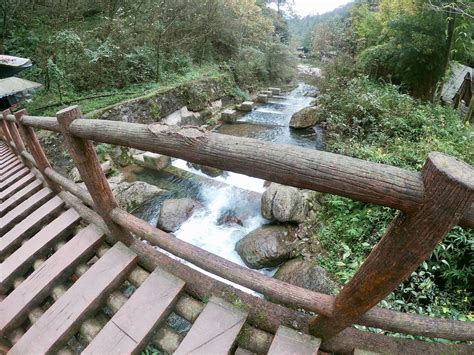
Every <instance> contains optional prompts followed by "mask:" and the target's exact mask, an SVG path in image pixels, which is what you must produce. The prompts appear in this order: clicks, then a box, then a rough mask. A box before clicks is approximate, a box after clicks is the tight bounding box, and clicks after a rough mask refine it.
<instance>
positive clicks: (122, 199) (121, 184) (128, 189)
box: [109, 176, 165, 212]
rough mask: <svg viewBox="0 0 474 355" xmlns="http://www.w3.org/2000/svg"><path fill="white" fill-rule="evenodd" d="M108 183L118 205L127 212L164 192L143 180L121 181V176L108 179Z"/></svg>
mask: <svg viewBox="0 0 474 355" xmlns="http://www.w3.org/2000/svg"><path fill="white" fill-rule="evenodd" d="M109 185H110V187H111V189H112V192H113V193H114V195H115V198H116V199H117V202H118V204H119V205H120V207H122V208H123V209H125V210H126V211H128V212H131V211H133V210H134V209H136V208H137V207H139V206H140V205H142V204H144V203H145V202H146V201H148V200H149V199H151V198H152V197H155V196H158V195H160V194H162V193H164V192H165V190H162V189H159V188H158V187H156V186H154V185H150V184H148V183H146V182H143V181H134V182H126V181H123V177H122V176H119V177H114V178H112V179H110V180H109Z"/></svg>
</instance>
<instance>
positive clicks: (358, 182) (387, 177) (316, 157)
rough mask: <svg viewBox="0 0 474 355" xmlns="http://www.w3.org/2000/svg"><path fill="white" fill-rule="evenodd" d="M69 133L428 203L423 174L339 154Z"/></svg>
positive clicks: (161, 135) (338, 189)
mask: <svg viewBox="0 0 474 355" xmlns="http://www.w3.org/2000/svg"><path fill="white" fill-rule="evenodd" d="M8 119H9V120H14V116H13V115H9V116H8ZM23 123H24V124H25V125H26V126H30V127H33V128H39V129H45V130H49V131H54V132H60V127H59V124H58V122H57V120H56V118H53V117H35V116H28V115H26V116H24V118H23ZM69 129H70V132H71V134H72V135H74V136H76V137H80V138H84V139H89V140H93V141H96V142H100V143H109V144H115V145H121V146H126V147H130V148H136V149H140V150H145V151H150V152H154V153H159V154H165V155H169V156H172V157H175V158H180V159H184V160H186V161H190V162H193V163H196V164H202V165H208V166H212V167H215V168H219V169H223V170H227V171H233V172H236V173H242V174H246V175H249V176H253V177H257V178H261V179H266V180H269V181H273V182H278V183H281V184H285V185H289V186H294V187H299V188H304V189H310V190H315V191H320V192H327V193H331V194H334V195H339V196H344V197H349V198H352V199H354V200H359V201H363V202H369V203H373V204H376V205H382V206H386V207H391V208H395V209H398V210H401V211H403V212H411V211H414V210H415V209H416V208H417V207H419V206H420V205H421V203H422V201H423V195H424V187H423V182H422V179H421V176H420V173H418V172H413V171H409V170H406V169H401V168H397V167H394V166H390V165H385V164H379V163H373V162H368V161H365V160H361V159H356V158H351V157H346V156H343V155H339V154H334V153H328V152H323V151H317V150H310V149H306V148H300V147H295V146H287V145H282V144H274V143H268V142H261V141H258V140H256V139H251V138H242V137H233V136H228V135H223V134H219V133H211V132H203V131H201V130H199V129H197V128H180V129H179V128H176V127H174V126H166V125H161V124H151V125H145V124H138V123H127V122H117V121H107V120H92V119H77V120H75V121H74V122H73V123H72V124H71V125H70V127H69ZM290 172H291V173H290ZM460 225H461V226H463V227H469V228H474V205H471V208H470V209H469V210H468V211H467V212H466V213H465V214H464V216H463V218H462V219H461V221H460Z"/></svg>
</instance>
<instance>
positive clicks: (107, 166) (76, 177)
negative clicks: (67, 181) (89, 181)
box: [69, 160, 113, 182]
mask: <svg viewBox="0 0 474 355" xmlns="http://www.w3.org/2000/svg"><path fill="white" fill-rule="evenodd" d="M100 167H101V168H102V171H103V172H104V174H105V175H109V174H110V173H111V172H112V169H113V164H112V162H111V161H110V160H107V161H106V162H104V163H102V164H100ZM69 176H70V177H71V179H72V180H73V181H74V182H81V181H82V177H81V174H79V170H78V169H77V168H74V169H72V170H71V171H70V172H69Z"/></svg>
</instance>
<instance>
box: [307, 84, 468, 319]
mask: <svg viewBox="0 0 474 355" xmlns="http://www.w3.org/2000/svg"><path fill="white" fill-rule="evenodd" d="M321 89H322V90H321V95H320V96H319V97H318V105H319V106H318V110H319V114H321V115H323V116H324V117H325V118H326V121H327V122H326V131H327V136H328V142H327V149H328V150H330V151H333V152H336V153H340V154H344V155H348V156H352V157H356V158H361V159H365V160H370V161H373V162H379V163H385V164H390V165H394V166H398V167H403V168H406V169H410V170H418V171H419V170H420V169H421V168H422V166H423V164H424V162H425V160H426V157H427V155H428V153H429V152H431V151H440V152H443V153H447V154H449V155H452V156H455V157H457V158H459V159H461V160H464V161H466V162H467V163H469V164H471V165H472V164H473V160H474V156H473V155H474V149H473V131H472V129H471V128H470V127H467V126H465V125H463V123H462V120H461V118H460V117H459V116H458V115H457V113H456V112H455V111H454V110H452V109H451V108H448V107H442V106H439V105H436V104H424V103H420V102H418V101H416V100H414V99H413V98H412V97H410V96H408V95H406V94H403V93H400V91H399V88H398V87H396V86H393V85H390V84H384V83H377V82H373V81H371V80H369V79H368V78H366V77H355V78H351V79H344V78H340V77H338V78H337V79H327V80H325V81H324V82H323V83H322V85H321ZM395 215H396V211H395V210H392V209H390V208H386V207H381V206H375V205H371V204H367V203H363V202H358V201H353V200H350V199H347V198H343V197H338V196H333V195H327V196H326V197H325V200H324V201H323V203H322V208H321V210H320V211H319V212H318V218H317V227H316V230H315V233H314V239H315V240H317V241H318V242H319V243H321V244H322V246H323V247H324V249H325V250H326V252H327V253H326V254H325V255H323V256H322V257H321V259H320V260H318V262H319V263H321V264H322V265H323V266H324V267H325V268H326V269H327V270H329V271H330V272H332V274H333V275H335V277H336V278H337V279H338V280H339V281H340V282H341V283H345V282H347V281H348V280H349V279H350V278H351V277H352V276H353V274H354V272H355V271H356V270H357V269H358V267H359V266H360V265H361V263H362V262H363V260H364V259H365V258H366V257H367V255H368V254H369V253H370V251H371V250H372V248H373V246H374V245H375V244H376V243H377V241H378V240H379V239H380V238H381V236H382V235H383V234H384V232H385V230H386V229H387V226H388V224H389V223H390V221H391V220H392V219H393V218H394V216H395ZM473 280H474V233H473V231H472V230H470V229H463V228H460V227H455V228H453V230H452V231H451V232H450V233H449V234H448V235H447V237H446V238H445V239H444V241H443V242H442V243H441V244H440V245H439V246H438V247H437V248H436V250H435V252H434V253H433V254H432V255H431V257H430V258H429V259H428V260H427V261H426V262H424V263H423V264H422V265H421V266H420V267H419V268H418V269H417V270H416V271H415V272H413V273H412V274H411V276H410V277H409V278H408V279H407V280H406V281H405V282H404V283H403V284H402V285H400V286H399V287H398V288H397V289H396V290H395V291H394V292H393V293H392V294H391V295H390V296H389V297H387V298H386V299H385V300H384V301H382V302H381V306H383V307H387V308H391V309H396V310H400V311H404V312H416V313H419V314H427V315H432V316H443V317H446V318H452V319H460V320H467V319H470V320H474V313H473V309H472V306H471V302H472V299H473V292H474V282H473Z"/></svg>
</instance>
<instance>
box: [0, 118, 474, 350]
mask: <svg viewBox="0 0 474 355" xmlns="http://www.w3.org/2000/svg"><path fill="white" fill-rule="evenodd" d="M74 110H76V109H70V110H66V114H69V113H70V112H74ZM75 112H76V113H75V117H74V118H73V119H71V120H70V122H68V125H67V127H66V130H65V129H64V127H63V129H61V126H60V124H59V123H58V120H57V118H52V117H35V116H29V115H26V114H22V115H20V118H19V119H20V120H21V124H20V126H21V125H24V127H30V128H38V129H46V130H49V131H54V132H60V133H63V134H65V133H66V134H69V135H71V137H74V139H78V141H80V142H85V143H87V141H89V140H92V141H96V142H101V143H110V144H116V145H122V146H127V147H132V148H137V149H141V150H147V151H151V152H155V153H161V154H166V155H169V156H173V157H177V158H181V159H185V160H187V161H191V162H194V163H198V164H203V165H208V166H213V167H216V168H221V169H224V170H228V171H234V172H238V173H243V174H247V175H250V176H254V177H259V178H262V179H266V180H270V181H274V182H278V183H282V184H286V185H291V186H295V187H299V188H307V189H312V190H316V191H321V192H327V193H332V194H336V195H341V196H345V197H349V198H353V199H356V200H360V201H365V202H369V203H374V204H379V205H384V206H388V207H392V208H396V209H399V210H401V211H403V212H406V213H411V212H413V211H416V210H417V209H419V208H420V206H421V205H422V204H423V201H424V196H425V188H424V184H423V181H422V177H421V174H420V173H418V172H411V171H408V170H404V169H400V168H396V167H392V166H388V165H383V164H377V163H371V162H366V161H363V160H359V159H355V158H349V157H345V156H341V155H337V154H332V153H327V152H320V151H313V150H308V149H303V148H298V147H294V146H284V145H276V144H272V143H266V142H260V141H257V140H254V139H248V138H237V137H232V136H227V135H221V134H217V133H210V132H207V131H202V130H200V129H198V128H194V127H183V128H178V127H173V126H165V125H161V124H152V125H143V124H132V123H123V122H115V121H104V120H88V119H81V118H79V117H80V111H79V113H77V110H76V111H75ZM17 116H18V115H17ZM0 120H1V118H0ZM3 121H4V122H5V121H8V122H9V123H12V122H17V119H16V118H15V117H14V116H13V115H9V114H4V115H3ZM4 126H5V125H4V124H3V123H2V127H4ZM13 129H14V128H13ZM10 131H11V130H10ZM5 136H6V137H7V140H8V134H5ZM11 143H13V142H11ZM15 143H16V142H15ZM81 144H83V143H81ZM20 154H21V155H22V156H23V157H24V158H25V159H26V160H27V161H28V162H34V161H35V157H33V156H32V155H31V154H30V153H28V152H26V151H24V150H23V151H22V152H21V153H20ZM77 159H80V157H76V158H75V159H74V161H75V163H76V164H77V163H78V162H77ZM89 167H90V168H91V169H92V168H94V165H93V164H92V165H90V166H89ZM40 170H41V169H40ZM41 172H42V174H43V176H44V178H45V180H49V181H50V182H51V183H54V184H57V185H59V186H61V187H62V188H63V189H64V190H66V191H69V192H70V193H72V194H73V195H75V196H77V197H78V198H79V199H80V200H82V201H83V202H84V203H86V204H87V205H88V206H90V207H94V206H95V205H96V203H97V202H99V203H100V202H101V201H100V200H99V201H96V199H94V198H93V197H92V196H91V194H90V193H89V192H88V191H87V190H85V189H83V188H81V187H79V186H78V185H77V184H75V183H74V182H72V181H71V180H69V179H67V178H65V177H64V176H62V175H61V174H59V173H57V172H56V171H55V170H54V169H53V168H51V167H46V168H45V169H43V170H42V171H41ZM82 174H83V172H81V175H82ZM94 179H99V180H100V179H105V176H97V177H93V178H92V180H90V181H89V184H90V182H91V181H93V180H94ZM86 180H87V178H86V179H84V181H86ZM86 185H88V184H87V182H86ZM88 187H89V186H88ZM102 215H103V217H105V219H106V220H107V221H106V225H107V227H108V228H110V226H111V225H112V227H113V228H119V230H125V231H129V232H132V233H134V234H135V235H137V236H139V237H141V238H142V239H145V240H147V241H149V242H150V243H152V245H157V246H159V247H161V248H163V249H164V250H167V251H169V252H171V253H172V254H174V255H176V256H178V257H181V258H182V259H184V260H187V261H189V262H191V263H193V264H194V265H196V266H199V267H201V268H202V269H205V270H206V271H209V272H211V273H213V274H215V275H218V276H221V277H224V278H225V279H227V280H229V281H232V282H235V283H237V284H240V285H242V286H245V287H248V288H250V289H252V290H254V291H257V292H260V293H263V294H265V295H267V296H271V297H272V298H273V299H276V300H278V301H280V302H282V303H285V304H288V305H292V306H297V307H301V308H304V309H306V310H310V311H314V312H316V313H317V314H319V315H322V316H325V317H327V318H329V319H333V318H334V316H336V314H334V306H335V304H336V297H333V296H328V295H324V294H320V293H317V292H313V291H309V290H306V289H303V288H299V287H297V286H293V285H289V284H287V283H284V282H281V281H279V280H275V279H273V278H269V277H266V276H264V275H262V274H260V273H258V272H256V271H254V270H250V269H247V268H244V267H241V266H240V265H237V264H235V263H232V262H230V261H228V260H226V259H223V258H221V257H219V256H216V255H213V254H211V253H209V252H206V251H204V250H202V249H200V248H198V247H195V246H193V245H191V244H189V243H186V242H184V241H181V240H179V239H177V238H175V237H173V236H171V235H169V234H168V233H165V232H163V231H161V230H159V229H157V228H154V227H151V226H150V225H149V224H147V223H146V222H145V221H143V220H140V219H138V218H136V217H134V216H132V215H130V214H129V213H127V212H125V211H123V210H122V209H120V208H118V207H115V208H109V210H108V211H106V213H105V215H104V213H102ZM459 224H460V225H462V226H464V227H471V228H472V227H474V205H473V204H471V203H470V202H469V204H468V207H467V210H466V211H465V212H463V216H462V218H461V219H460V222H459ZM117 238H119V237H117ZM324 322H325V320H324V318H323V323H324ZM351 323H352V322H351ZM354 323H356V324H360V325H365V326H370V327H376V328H381V329H385V330H390V331H395V332H403V333H406V334H412V335H422V336H428V337H438V338H445V339H450V340H461V341H472V340H474V323H472V322H461V321H453V320H447V319H440V318H434V317H427V316H420V315H412V314H405V313H401V312H396V311H391V310H386V309H381V308H377V307H374V308H372V309H369V310H368V311H366V312H364V314H362V315H361V316H360V317H358V319H357V320H356V321H354ZM349 325H350V324H349ZM344 327H345V326H342V328H344ZM322 328H324V327H322ZM331 336H332V335H331Z"/></svg>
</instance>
